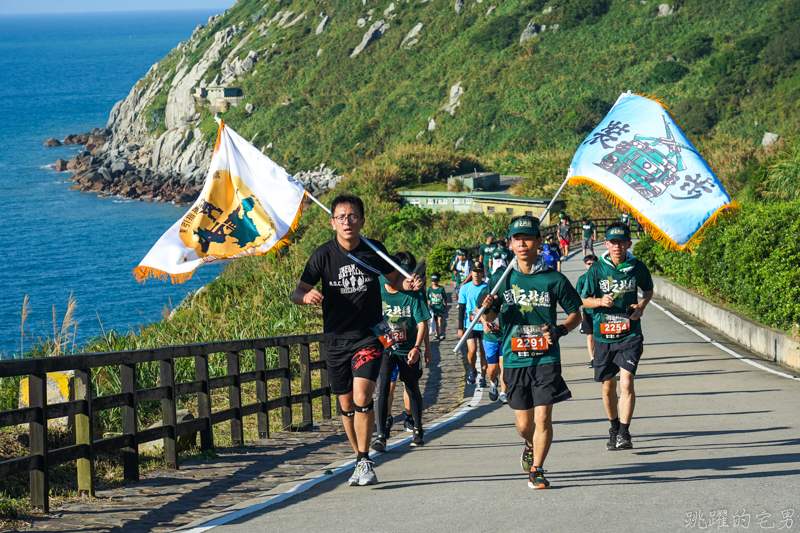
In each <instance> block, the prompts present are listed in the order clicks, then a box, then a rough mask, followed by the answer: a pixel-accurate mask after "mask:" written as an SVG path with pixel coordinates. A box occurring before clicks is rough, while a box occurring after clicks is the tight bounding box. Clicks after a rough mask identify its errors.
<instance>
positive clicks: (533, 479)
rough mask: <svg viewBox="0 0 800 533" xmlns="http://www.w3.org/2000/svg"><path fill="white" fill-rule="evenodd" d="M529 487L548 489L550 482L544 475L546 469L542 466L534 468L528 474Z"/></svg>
mask: <svg viewBox="0 0 800 533" xmlns="http://www.w3.org/2000/svg"><path fill="white" fill-rule="evenodd" d="M528 487H530V488H532V489H548V488H550V482H549V481H547V478H545V477H544V470H542V469H541V468H538V467H537V468H534V469H532V470H531V473H530V474H529V475H528Z"/></svg>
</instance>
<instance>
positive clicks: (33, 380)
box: [28, 374, 50, 513]
mask: <svg viewBox="0 0 800 533" xmlns="http://www.w3.org/2000/svg"><path fill="white" fill-rule="evenodd" d="M28 395H29V398H30V406H31V407H35V408H36V421H35V422H31V423H30V436H29V446H30V453H31V455H33V456H37V462H38V466H37V468H36V469H34V470H31V473H30V484H31V506H32V507H38V508H40V509H42V511H43V512H44V513H49V512H50V499H49V494H50V475H49V472H48V470H47V466H48V465H47V374H30V375H29V376H28Z"/></svg>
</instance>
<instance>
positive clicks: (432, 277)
mask: <svg viewBox="0 0 800 533" xmlns="http://www.w3.org/2000/svg"><path fill="white" fill-rule="evenodd" d="M431 281H439V276H437V275H436V274H433V275H431Z"/></svg>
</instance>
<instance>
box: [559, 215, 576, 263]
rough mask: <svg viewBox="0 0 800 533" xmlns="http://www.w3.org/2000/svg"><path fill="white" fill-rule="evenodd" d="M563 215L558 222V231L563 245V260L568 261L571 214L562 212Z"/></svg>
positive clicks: (560, 242)
mask: <svg viewBox="0 0 800 533" xmlns="http://www.w3.org/2000/svg"><path fill="white" fill-rule="evenodd" d="M562 215H563V217H562V218H561V220H560V221H559V222H558V227H557V228H556V231H557V232H558V242H559V244H560V245H561V257H562V261H566V260H567V257H569V242H570V239H571V232H570V230H571V229H572V226H571V222H570V219H569V216H568V215H567V214H566V213H562Z"/></svg>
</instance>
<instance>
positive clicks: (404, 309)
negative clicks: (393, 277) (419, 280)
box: [372, 276, 431, 452]
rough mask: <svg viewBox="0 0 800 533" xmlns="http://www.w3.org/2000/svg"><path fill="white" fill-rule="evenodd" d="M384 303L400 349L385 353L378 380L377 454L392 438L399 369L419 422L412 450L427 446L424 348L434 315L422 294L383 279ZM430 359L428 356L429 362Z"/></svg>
mask: <svg viewBox="0 0 800 533" xmlns="http://www.w3.org/2000/svg"><path fill="white" fill-rule="evenodd" d="M381 283H382V285H381V300H382V301H383V318H384V319H385V320H386V321H387V322H389V326H390V327H391V328H392V335H393V336H394V339H395V341H396V342H397V345H398V348H397V349H396V350H394V351H392V352H390V351H384V353H383V358H382V360H381V371H380V375H379V377H378V387H379V389H378V405H377V406H376V411H377V412H376V413H375V418H376V420H377V423H378V437H377V438H376V439H375V441H374V442H373V443H372V449H373V450H376V451H381V452H382V451H385V450H386V438H387V437H388V432H389V430H388V428H387V424H386V422H387V420H386V419H387V414H388V410H389V391H390V388H391V385H390V382H391V377H392V372H393V371H394V369H395V367H397V368H398V369H399V377H400V380H401V381H402V382H403V384H404V385H405V388H406V392H408V398H409V403H410V404H411V415H412V418H413V419H414V421H415V423H416V424H415V426H414V437H413V440H412V441H411V446H422V445H423V444H425V442H424V440H423V431H422V394H421V393H420V390H419V378H421V377H422V361H421V358H422V344H423V342H424V341H425V333H426V331H427V328H428V320H430V318H431V315H430V313H428V309H427V307H426V305H425V301H424V300H423V299H422V295H421V294H420V293H419V292H418V291H398V290H397V289H395V288H394V287H393V286H392V285H391V284H389V283H388V280H387V279H385V278H384V277H383V276H381ZM429 357H430V355H429V354H427V355H426V359H428V358H429Z"/></svg>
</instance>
